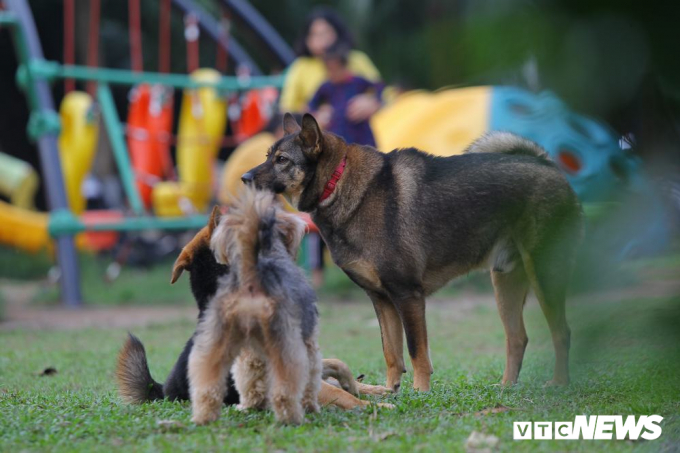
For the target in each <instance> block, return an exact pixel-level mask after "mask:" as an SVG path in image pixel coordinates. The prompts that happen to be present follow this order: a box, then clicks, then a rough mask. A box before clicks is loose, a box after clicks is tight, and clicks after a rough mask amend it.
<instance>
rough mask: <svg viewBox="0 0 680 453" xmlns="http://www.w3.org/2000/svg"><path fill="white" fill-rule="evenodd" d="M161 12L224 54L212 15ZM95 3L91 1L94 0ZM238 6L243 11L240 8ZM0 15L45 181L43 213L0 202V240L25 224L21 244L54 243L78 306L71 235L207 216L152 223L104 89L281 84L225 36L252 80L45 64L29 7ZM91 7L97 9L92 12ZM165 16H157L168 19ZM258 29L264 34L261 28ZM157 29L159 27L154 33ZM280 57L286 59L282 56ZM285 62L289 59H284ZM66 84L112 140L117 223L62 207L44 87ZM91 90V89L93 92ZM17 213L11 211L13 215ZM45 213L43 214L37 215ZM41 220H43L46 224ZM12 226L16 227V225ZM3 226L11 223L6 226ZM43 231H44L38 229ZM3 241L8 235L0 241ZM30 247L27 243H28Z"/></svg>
mask: <svg viewBox="0 0 680 453" xmlns="http://www.w3.org/2000/svg"><path fill="white" fill-rule="evenodd" d="M160 1H162V2H163V3H162V4H161V5H162V6H163V7H164V8H168V5H171V6H173V7H175V8H177V9H179V10H180V11H182V12H183V13H185V14H186V13H192V14H193V15H195V17H196V18H197V25H198V28H199V29H200V30H201V31H203V32H206V34H207V35H208V36H210V37H211V38H213V39H214V40H215V41H216V42H217V43H218V45H220V46H222V47H224V48H225V50H226V43H225V40H224V39H223V38H224V33H222V32H220V27H219V25H218V23H217V21H215V20H214V19H213V18H211V17H210V16H209V15H208V14H207V13H205V12H204V11H203V10H202V9H201V8H199V7H197V6H196V5H195V3H194V2H193V1H190V0H172V1H169V0H160ZM95 2H96V0H94V1H93V2H92V3H95ZM222 3H223V4H224V5H225V6H226V7H227V8H229V7H231V8H232V12H233V13H234V15H235V16H237V18H239V19H240V20H242V21H244V22H245V23H246V24H248V23H250V24H253V23H258V22H259V23H260V27H261V30H255V32H256V36H258V37H260V38H261V39H262V40H263V41H264V42H265V44H267V43H269V44H271V43H273V42H276V43H277V45H276V46H272V45H270V46H269V47H270V48H271V50H272V53H273V54H274V55H276V56H277V58H279V59H280V60H281V61H282V63H283V64H287V63H288V62H289V61H290V60H292V52H291V51H290V49H288V51H286V50H285V44H283V45H282V43H283V40H281V39H280V37H278V36H277V35H276V34H275V32H273V30H272V29H271V27H269V28H268V29H267V28H266V27H262V25H261V23H262V21H263V19H262V18H260V17H259V15H257V13H256V12H255V11H254V10H253V9H252V8H249V7H248V5H247V4H245V3H244V2H238V1H224V2H222ZM244 5H245V6H244ZM4 6H5V10H0V25H2V26H6V27H8V28H9V29H10V30H11V32H12V37H13V41H14V45H15V50H16V54H17V59H18V61H19V64H20V67H19V71H18V75H17V80H18V83H19V84H20V86H21V87H22V89H23V90H24V91H25V93H26V97H27V101H28V104H29V107H30V110H31V116H30V121H29V124H28V133H29V136H30V137H31V138H32V139H34V140H36V141H37V143H38V150H39V157H40V164H41V167H42V174H43V176H44V179H45V181H44V183H45V186H46V188H47V190H46V195H47V198H48V206H49V209H50V213H49V215H47V214H35V216H27V214H28V213H27V212H26V210H23V209H20V208H16V207H12V206H4V205H0V222H2V224H3V228H2V229H1V231H2V233H1V235H2V236H1V237H0V240H1V241H9V242H14V243H16V242H18V239H16V238H17V234H18V233H19V232H22V231H28V230H29V227H30V231H32V232H33V233H31V235H30V237H31V238H32V239H31V241H29V240H24V239H22V240H21V241H22V242H25V243H26V245H27V246H33V247H38V248H39V247H41V246H44V244H46V243H49V242H50V241H49V240H48V239H47V237H46V232H47V233H49V237H51V238H54V239H55V241H56V247H55V250H56V257H57V262H58V264H59V267H60V268H61V280H60V284H61V289H62V299H63V301H64V302H65V303H66V304H67V305H79V304H80V301H81V294H80V282H79V269H78V261H77V256H76V253H75V247H74V236H75V235H76V234H77V233H79V232H83V231H137V230H144V229H167V230H170V229H191V228H200V227H202V226H203V225H205V222H206V221H207V216H205V215H191V216H186V217H169V218H159V217H153V216H150V215H149V214H148V212H147V211H146V209H145V206H144V203H143V201H142V198H141V197H140V193H139V190H138V187H137V184H136V181H135V177H134V174H133V172H132V167H131V164H130V156H129V154H128V148H127V145H126V140H125V135H124V128H123V127H122V126H121V123H120V119H119V118H118V113H117V111H116V108H115V105H114V102H113V96H112V94H111V89H110V87H109V84H121V85H128V86H136V85H140V84H149V85H160V86H163V87H172V88H176V89H190V90H197V89H200V88H204V87H209V88H211V89H213V90H217V91H219V92H221V93H225V94H227V93H230V92H239V91H245V90H248V89H253V88H263V87H268V86H274V87H281V86H282V82H283V77H282V76H273V77H269V76H261V75H260V74H261V71H260V69H259V68H258V67H257V65H256V64H255V63H254V62H253V60H252V59H251V58H250V57H249V56H248V54H247V53H246V52H245V51H244V50H243V48H242V47H241V46H240V45H239V43H238V42H237V41H236V40H235V39H233V38H230V39H229V47H228V50H229V57H230V58H231V59H232V60H233V61H234V62H235V63H236V64H238V65H246V66H248V67H249V68H250V74H251V76H250V77H248V78H235V77H226V76H224V77H222V78H220V80H218V81H215V80H192V79H191V78H189V77H188V76H186V75H180V74H166V73H149V72H142V71H135V72H131V71H127V70H120V69H107V68H95V67H84V66H78V65H74V64H59V63H57V62H53V61H47V60H45V58H44V57H43V53H42V50H41V46H40V42H39V40H38V35H37V32H36V29H35V23H34V21H33V17H32V14H31V10H30V8H29V6H28V2H27V1H26V0H5V1H4ZM94 9H95V10H98V4H97V8H94ZM167 13H168V11H167V10H166V13H165V14H162V15H161V16H162V18H166V17H167ZM263 30H264V31H263ZM161 32H163V30H161ZM286 53H287V55H286ZM285 59H288V61H283V60H285ZM60 79H61V80H66V81H69V80H72V81H74V82H73V83H74V84H75V82H89V85H90V87H91V90H92V92H93V93H94V94H95V95H96V101H97V102H98V105H99V108H100V111H101V115H102V119H103V123H104V125H105V127H106V131H107V135H108V137H109V140H110V141H111V148H112V151H113V155H114V159H115V162H116V165H117V167H118V171H119V173H120V176H121V182H122V186H123V189H124V192H125V194H126V197H127V201H128V204H129V207H130V213H129V214H128V215H126V216H125V217H123V218H120V219H117V220H116V219H103V220H102V219H101V216H100V220H101V221H96V222H94V221H87V220H86V219H85V218H83V217H80V218H79V217H76V216H75V215H74V212H73V211H72V210H71V209H70V207H69V199H68V197H67V191H66V189H65V187H66V186H65V184H64V177H63V173H62V166H63V164H62V162H61V159H60V154H59V148H58V146H57V138H58V136H59V133H60V130H61V121H60V117H59V115H58V114H57V112H56V111H55V108H54V103H53V100H52V97H51V93H50V87H49V84H50V83H52V82H54V81H56V80H60ZM95 86H96V88H95ZM17 210H18V211H17ZM43 216H46V217H43ZM45 219H46V221H45ZM17 221H18V222H17ZM6 225H14V226H11V227H6ZM45 226H46V227H47V228H46V229H45ZM5 236H9V237H5ZM29 242H30V244H29Z"/></svg>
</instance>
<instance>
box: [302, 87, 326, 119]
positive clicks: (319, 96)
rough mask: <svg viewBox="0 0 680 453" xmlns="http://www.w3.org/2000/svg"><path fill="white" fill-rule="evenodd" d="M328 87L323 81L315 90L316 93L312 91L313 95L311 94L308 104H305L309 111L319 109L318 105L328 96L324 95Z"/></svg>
mask: <svg viewBox="0 0 680 453" xmlns="http://www.w3.org/2000/svg"><path fill="white" fill-rule="evenodd" d="M327 89H328V84H327V83H324V84H322V85H321V86H320V87H319V89H318V90H316V93H314V96H312V99H311V100H310V101H309V104H307V109H308V110H309V111H310V112H316V111H317V110H319V107H321V105H322V104H323V103H324V102H325V100H326V99H327V98H328V96H327V95H326V91H327Z"/></svg>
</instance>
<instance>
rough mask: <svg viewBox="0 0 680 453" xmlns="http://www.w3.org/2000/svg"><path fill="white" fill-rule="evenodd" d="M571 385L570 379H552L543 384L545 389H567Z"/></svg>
mask: <svg viewBox="0 0 680 453" xmlns="http://www.w3.org/2000/svg"><path fill="white" fill-rule="evenodd" d="M567 385H569V379H550V380H549V381H548V382H546V383H545V384H543V387H566V386H567Z"/></svg>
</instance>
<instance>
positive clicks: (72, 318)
mask: <svg viewBox="0 0 680 453" xmlns="http://www.w3.org/2000/svg"><path fill="white" fill-rule="evenodd" d="M39 290H40V284H39V283H34V282H29V283H26V282H20V283H17V282H12V281H2V282H0V292H2V297H3V298H4V300H5V308H4V318H3V319H2V320H1V321H0V330H5V331H7V330H17V329H28V330H38V329H40V330H43V329H53V330H73V329H83V328H88V327H89V328H112V327H117V328H132V327H142V326H147V325H149V324H157V323H166V322H172V321H176V320H183V319H195V317H196V314H197V310H196V308H195V307H176V306H158V307H134V306H125V307H87V306H85V307H83V308H77V309H74V308H66V307H35V306H32V305H31V303H30V302H31V300H32V299H33V297H34V296H35V294H36V292H37V291H39Z"/></svg>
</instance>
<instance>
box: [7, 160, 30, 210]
mask: <svg viewBox="0 0 680 453" xmlns="http://www.w3.org/2000/svg"><path fill="white" fill-rule="evenodd" d="M37 190H38V175H37V173H36V172H35V170H34V169H33V167H31V166H30V165H29V164H27V163H26V162H24V161H23V160H20V159H17V158H15V157H12V156H10V155H7V154H5V153H0V193H2V194H3V195H4V196H6V197H8V198H9V199H10V201H11V202H12V204H13V205H15V206H18V207H21V208H24V209H32V208H33V199H34V198H35V192H36V191H37Z"/></svg>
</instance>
